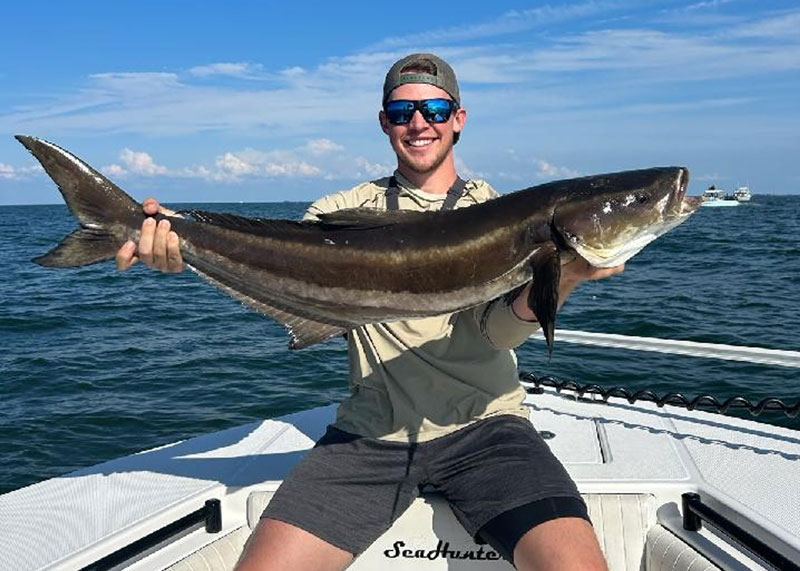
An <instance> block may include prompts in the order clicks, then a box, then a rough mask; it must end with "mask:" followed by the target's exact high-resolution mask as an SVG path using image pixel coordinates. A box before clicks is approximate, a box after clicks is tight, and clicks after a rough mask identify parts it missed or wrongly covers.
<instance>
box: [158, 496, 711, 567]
mask: <svg viewBox="0 0 800 571" xmlns="http://www.w3.org/2000/svg"><path fill="white" fill-rule="evenodd" d="M272 493H273V492H271V491H270V492H262V491H257V492H252V493H251V494H250V496H249V497H248V501H247V524H248V525H246V526H242V527H240V528H239V529H237V530H235V531H234V532H232V533H229V534H228V535H226V536H224V537H221V538H219V539H217V540H215V541H214V542H213V543H211V544H210V545H207V546H206V547H204V548H203V549H200V550H198V551H197V552H195V553H194V554H192V555H191V556H189V557H187V558H186V559H183V560H182V561H180V562H178V563H176V564H175V565H173V566H172V567H170V568H169V571H229V570H231V569H233V567H234V565H235V563H236V560H237V558H238V557H239V555H240V554H241V552H242V550H243V548H244V543H245V541H246V539H247V537H248V535H249V534H250V532H251V531H252V529H253V528H254V527H255V526H256V524H257V523H258V520H259V519H260V516H261V513H262V512H263V510H264V508H265V507H266V505H267V503H268V502H269V500H270V498H271V497H272ZM583 498H584V501H586V504H587V506H588V508H589V515H590V517H591V519H592V522H593V524H594V529H595V533H596V534H597V537H598V540H599V541H600V546H601V548H602V549H603V552H604V554H605V556H606V559H607V561H608V568H609V569H610V570H611V571H667V570H669V571H718V568H717V567H715V566H714V565H712V564H711V563H710V562H709V561H708V560H707V559H706V558H704V557H703V556H702V555H700V554H699V553H698V552H697V551H695V550H694V549H693V548H692V547H690V546H689V545H688V544H686V543H684V542H683V541H682V540H681V539H680V538H678V537H677V536H675V535H674V534H672V533H671V532H669V531H668V530H667V529H665V528H664V527H662V526H661V525H659V524H658V523H657V522H656V520H655V507H656V506H655V499H654V497H653V496H651V495H649V494H584V495H583ZM440 540H442V541H446V542H448V546H449V549H450V550H451V551H458V552H461V553H467V552H471V553H473V554H476V553H478V552H481V553H483V554H486V553H487V552H488V551H490V549H489V548H488V546H480V545H477V544H475V542H474V541H473V540H472V538H470V537H469V536H468V535H467V534H466V532H465V531H464V530H463V528H462V527H461V526H460V524H459V523H458V522H457V521H456V519H455V516H453V513H452V511H451V510H450V508H449V507H448V505H447V503H446V502H445V501H444V499H443V498H441V497H440V496H439V495H437V494H424V495H423V496H422V497H420V498H418V499H417V500H416V501H415V502H414V503H413V504H412V506H411V508H409V509H408V511H407V512H406V513H404V514H403V516H402V517H400V518H399V519H398V520H397V522H395V524H394V526H393V527H392V529H390V530H389V531H388V532H386V534H384V535H383V536H382V537H381V538H380V539H378V541H376V542H375V544H373V545H372V546H371V547H370V548H369V549H368V550H367V551H366V552H365V553H363V554H362V555H361V556H360V557H359V558H358V559H357V560H356V562H355V563H354V564H353V565H352V566H351V567H350V569H354V570H358V569H362V570H374V569H382V568H389V567H388V566H389V565H390V566H391V568H392V569H415V570H417V569H419V570H423V569H424V570H428V569H431V570H432V569H443V570H444V569H447V568H448V562H447V560H446V559H445V558H444V557H438V558H436V559H435V560H430V559H428V558H425V559H407V560H402V559H400V558H398V559H387V557H386V554H385V553H386V552H387V551H388V552H393V551H396V550H395V547H394V546H395V545H396V544H397V542H400V541H402V542H403V549H408V550H411V551H417V550H421V551H422V552H425V553H428V552H430V551H431V550H435V549H436V548H437V545H438V544H439V541H440ZM461 563H462V564H464V568H465V569H467V568H470V569H471V568H474V569H481V570H491V569H498V570H499V569H506V570H507V569H512V567H511V566H510V565H508V564H507V563H505V562H503V561H496V560H481V561H469V562H468V561H461ZM470 564H472V565H470ZM459 568H461V567H459Z"/></svg>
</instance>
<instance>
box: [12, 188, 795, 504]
mask: <svg viewBox="0 0 800 571" xmlns="http://www.w3.org/2000/svg"><path fill="white" fill-rule="evenodd" d="M184 206H185V205H184ZM192 206H200V207H203V206H205V207H206V208H208V209H210V210H217V211H226V212H235V213H240V214H244V215H249V216H265V217H274V218H298V217H299V216H300V215H301V214H302V212H303V211H304V209H305V207H306V206H307V205H306V204H303V203H264V204H213V205H192ZM74 227H75V222H74V220H73V218H72V217H71V216H70V214H69V212H68V211H67V208H66V207H65V206H63V205H58V206H8V207H0V493H3V492H7V491H10V490H13V489H16V488H19V487H22V486H25V485H28V484H31V483H34V482H37V481H39V480H42V479H45V478H49V477H53V476H56V475H59V474H62V473H65V472H68V471H70V470H74V469H77V468H80V467H83V466H88V465H92V464H96V463H98V462H102V461H104V460H108V459H111V458H115V457H118V456H122V455H125V454H130V453H133V452H136V451H139V450H142V449H146V448H151V447H154V446H159V445H163V444H167V443H170V442H174V441H176V440H180V439H183V438H187V437H191V436H195V435H199V434H203V433H207V432H211V431H215V430H220V429H223V428H227V427H230V426H235V425H238V424H243V423H247V422H250V421H253V420H256V419H261V418H266V417H272V416H276V415H280V414H285V413H289V412H293V411H298V410H302V409H306V408H310V407H314V406H319V405H325V404H328V403H331V402H337V401H339V400H341V399H342V398H343V397H344V396H345V395H346V391H347V369H346V367H347V365H346V352H345V345H344V343H343V342H342V341H341V340H338V339H334V340H331V341H328V342H326V343H323V344H320V345H318V346H315V347H311V348H308V349H304V350H302V351H292V352H290V351H288V350H287V348H286V345H287V336H286V334H285V333H284V331H283V328H282V326H280V325H278V324H276V323H274V322H272V321H271V320H269V319H266V318H264V317H262V316H260V315H258V314H256V313H254V312H252V311H250V310H249V309H247V308H245V307H243V306H242V305H241V304H239V303H238V302H236V301H234V300H232V299H230V298H229V297H227V296H226V295H224V294H222V293H220V292H219V291H218V290H216V289H215V288H213V287H211V286H209V285H208V284H206V283H205V282H203V281H202V280H201V279H200V278H198V277H197V276H195V275H194V274H192V273H191V272H184V273H183V274H180V275H163V274H159V273H157V272H153V271H149V270H147V269H146V268H143V267H141V265H139V266H137V267H135V268H133V269H131V270H129V271H127V272H117V271H115V270H114V268H113V263H112V262H109V263H105V264H99V265H95V266H89V267H85V268H79V269H69V270H65V269H45V268H41V267H39V266H37V265H35V264H33V263H32V262H31V261H30V259H31V258H32V257H34V256H36V255H40V254H42V253H44V252H46V251H47V250H49V249H50V248H51V247H53V246H54V245H55V244H56V243H57V242H58V240H59V239H60V238H61V237H62V236H63V235H65V234H67V233H68V232H70V231H71V230H72V229H73V228H74ZM558 326H559V327H561V328H567V329H580V330H586V331H597V332H604V333H619V334H627V335H643V336H652V337H662V338H670V339H686V340H692V341H705V342H713V343H728V344H734V345H749V346H757V347H766V348H772V349H788V350H797V349H798V348H800V347H798V346H799V345H800V341H798V340H800V196H759V195H756V196H755V197H754V199H753V202H752V203H751V204H747V205H741V206H739V207H737V208H730V209H701V210H700V211H699V212H698V213H697V214H695V216H693V217H692V218H691V219H690V220H689V221H688V222H687V223H685V224H684V225H682V226H680V227H678V228H677V229H675V230H674V231H672V232H671V233H669V234H667V235H666V236H663V237H662V238H660V239H659V240H657V241H655V242H654V243H652V244H651V245H649V246H648V247H647V248H645V250H644V251H643V252H641V253H640V254H639V255H637V256H636V257H635V258H633V259H632V260H631V261H630V262H629V263H628V265H627V269H626V271H625V272H624V273H623V274H621V275H619V276H615V277H613V278H611V279H608V280H603V281H599V282H591V283H586V284H584V285H583V286H581V287H580V288H579V289H578V290H577V291H576V292H575V293H574V294H573V295H572V297H571V298H570V299H569V301H568V302H567V303H566V305H565V306H564V307H563V309H562V311H561V313H560V314H559V320H558ZM518 355H519V362H520V368H521V369H523V370H527V371H532V372H535V373H537V374H539V375H553V376H556V377H558V378H559V379H563V380H566V379H570V380H575V381H578V382H580V383H597V384H600V385H602V386H605V387H613V386H624V387H628V388H629V389H633V390H636V389H644V388H647V389H651V390H653V391H655V392H657V393H659V394H662V393H667V392H682V393H684V394H686V395H688V396H695V395H699V394H713V395H716V396H717V397H718V398H720V399H723V398H727V397H730V396H734V395H742V396H745V397H747V398H749V399H751V400H760V399H761V398H764V397H767V396H775V397H778V398H781V399H783V400H784V401H785V402H790V403H794V402H797V400H798V399H800V374H798V370H797V369H790V368H782V367H775V366H761V365H749V364H745V363H737V362H728V361H719V360H714V359H705V358H695V357H683V356H670V355H661V354H655V353H640V352H633V351H626V350H614V349H599V348H589V347H581V346H578V345H570V344H568V343H564V342H559V341H558V339H556V345H555V351H554V353H553V357H552V359H548V357H547V352H546V348H545V345H544V343H543V342H541V341H539V340H530V341H528V342H526V343H525V344H524V345H523V346H522V347H521V348H520V349H519V350H518ZM762 420H764V421H766V422H770V423H773V424H780V425H783V426H789V427H793V428H797V429H800V419H799V418H795V419H790V418H788V417H786V416H782V415H778V414H768V415H766V416H765V417H762Z"/></svg>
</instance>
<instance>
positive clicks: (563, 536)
mask: <svg viewBox="0 0 800 571" xmlns="http://www.w3.org/2000/svg"><path fill="white" fill-rule="evenodd" d="M514 564H515V566H516V568H517V569H519V570H521V571H528V570H531V571H533V570H535V571H551V570H552V571H569V570H572V569H574V570H576V571H577V570H580V571H595V570H597V571H605V570H606V563H605V558H604V557H603V553H602V551H601V550H600V545H599V544H598V542H597V537H596V536H595V534H594V530H593V529H592V526H591V524H590V523H589V522H588V521H586V520H585V519H582V518H579V517H563V518H558V519H552V520H550V521H546V522H544V523H540V524H539V525H537V526H536V527H534V528H533V529H531V530H529V531H528V532H527V533H526V534H525V535H523V536H522V538H521V539H520V540H519V542H518V543H517V546H516V547H515V548H514Z"/></svg>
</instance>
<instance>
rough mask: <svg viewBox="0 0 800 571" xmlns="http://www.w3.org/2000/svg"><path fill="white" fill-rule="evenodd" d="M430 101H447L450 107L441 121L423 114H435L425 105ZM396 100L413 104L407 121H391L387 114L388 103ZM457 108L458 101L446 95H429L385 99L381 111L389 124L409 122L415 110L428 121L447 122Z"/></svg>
mask: <svg viewBox="0 0 800 571" xmlns="http://www.w3.org/2000/svg"><path fill="white" fill-rule="evenodd" d="M430 101H447V103H448V105H449V108H450V109H449V111H448V112H447V117H446V118H445V119H443V120H441V121H436V120H434V117H431V118H430V119H429V118H428V117H426V116H425V115H426V112H427V114H428V115H429V116H432V115H435V113H431V112H430V111H428V108H427V105H428V103H429V102H430ZM396 102H401V103H405V104H408V103H411V104H412V105H413V108H412V109H411V114H410V115H409V116H408V121H397V122H395V121H392V119H391V117H390V115H389V110H388V106H389V104H391V103H396ZM423 108H424V110H423ZM458 108H459V106H458V103H456V102H455V101H453V100H452V99H447V98H446V97H430V98H428V99H392V100H391V101H387V102H386V103H384V104H383V112H384V114H385V115H386V120H387V121H388V122H389V123H390V124H391V125H408V124H409V123H410V122H411V119H412V118H413V117H414V113H416V112H417V111H419V112H420V114H421V115H422V118H423V119H425V121H427V122H428V123H447V122H448V121H449V120H450V117H452V116H453V113H455V112H456V111H458Z"/></svg>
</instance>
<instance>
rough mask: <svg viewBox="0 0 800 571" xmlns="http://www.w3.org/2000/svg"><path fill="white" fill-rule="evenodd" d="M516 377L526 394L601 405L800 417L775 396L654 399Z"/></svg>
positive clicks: (646, 393) (645, 393) (798, 408)
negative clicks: (613, 402)
mask: <svg viewBox="0 0 800 571" xmlns="http://www.w3.org/2000/svg"><path fill="white" fill-rule="evenodd" d="M519 378H520V380H521V381H523V382H525V383H530V384H532V385H533V387H526V390H527V391H528V392H529V393H536V392H541V387H550V388H553V389H555V390H556V391H557V392H559V393H560V392H562V391H571V392H573V393H575V394H576V395H577V396H578V397H583V396H586V395H597V396H599V397H600V399H602V401H603V402H607V401H608V399H609V398H611V397H619V398H624V399H625V400H627V401H628V403H630V404H633V403H634V402H635V401H645V402H653V403H655V404H656V405H657V406H659V407H663V406H664V405H672V406H680V407H683V408H686V409H687V410H705V411H711V412H720V413H722V414H725V413H727V412H728V411H731V410H746V411H748V412H749V413H750V414H752V415H753V416H759V415H760V414H762V413H763V412H765V411H770V412H783V413H784V414H785V415H786V416H788V417H789V418H795V417H796V416H798V415H800V401H798V402H796V403H795V404H794V405H788V404H786V403H784V402H783V401H782V400H780V399H778V398H775V397H768V398H765V399H762V400H760V401H759V402H757V403H755V404H753V403H752V402H750V401H749V400H748V399H746V398H744V397H740V396H736V397H730V398H728V399H726V400H725V401H722V402H720V401H719V400H717V398H716V397H714V396H711V395H700V396H697V397H694V398H691V399H690V398H688V397H686V396H684V395H682V394H681V393H668V394H665V395H663V396H658V395H657V394H655V393H654V392H653V391H650V390H640V391H636V392H631V391H629V390H628V389H626V388H624V387H612V388H608V389H607V388H604V387H601V386H600V385H594V384H587V385H580V384H578V383H576V382H575V381H559V380H558V379H556V378H555V377H551V376H542V377H537V376H536V375H535V374H533V373H528V372H524V371H523V372H520V374H519ZM537 389H538V390H537Z"/></svg>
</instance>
